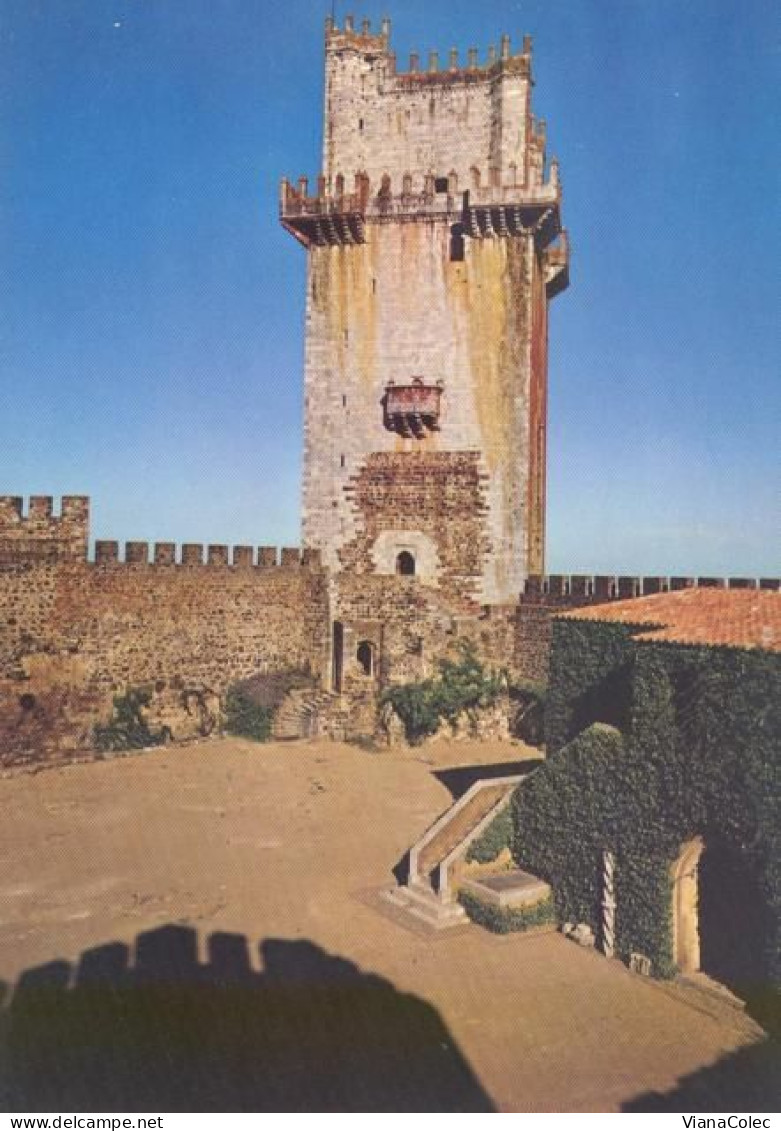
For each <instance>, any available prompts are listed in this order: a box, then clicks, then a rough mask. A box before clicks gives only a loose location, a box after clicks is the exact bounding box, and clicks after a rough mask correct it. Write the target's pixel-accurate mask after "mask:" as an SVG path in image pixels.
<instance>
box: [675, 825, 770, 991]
mask: <svg viewBox="0 0 781 1131" xmlns="http://www.w3.org/2000/svg"><path fill="white" fill-rule="evenodd" d="M670 875H671V879H672V884H673V907H672V910H673V960H674V962H675V964H676V966H677V967H678V969H679V970H680V971H681V973H682V974H695V973H702V974H705V975H707V976H708V977H709V978H712V979H714V981H717V982H721V983H722V984H723V985H725V986H727V987H729V988H730V989H731V990H734V991H735V992H737V993H738V994H740V995H743V994H745V993H746V992H748V991H749V990H750V988H751V987H752V986H753V985H756V984H757V983H759V982H761V981H762V968H763V953H762V952H763V946H764V942H765V932H766V917H765V905H764V900H763V898H762V893H761V890H760V886H759V882H758V878H757V876H756V874H755V872H754V871H753V869H752V868H751V867H750V865H749V862H748V861H747V859H746V857H745V855H744V854H743V853H742V852H741V851H740V849H739V848H737V847H736V846H735V845H732V844H730V843H729V842H728V841H727V840H725V839H723V838H722V837H719V836H718V835H714V836H708V837H707V838H706V839H703V837H700V836H697V837H693V838H692V840H689V841H687V842H686V843H685V844H684V845H682V846H681V851H680V853H679V855H678V859H677V860H676V861H675V863H674V864H673V866H672V868H671V870H670Z"/></svg>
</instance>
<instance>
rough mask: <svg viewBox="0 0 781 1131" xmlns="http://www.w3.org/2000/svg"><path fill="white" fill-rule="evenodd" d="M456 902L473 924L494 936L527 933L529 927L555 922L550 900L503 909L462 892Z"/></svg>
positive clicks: (553, 909)
mask: <svg viewBox="0 0 781 1131" xmlns="http://www.w3.org/2000/svg"><path fill="white" fill-rule="evenodd" d="M458 902H459V903H460V904H461V906H462V907H463V908H464V910H465V911H466V913H467V915H468V916H469V918H470V919H471V920H472V922H473V923H477V924H478V925H479V926H480V927H485V928H486V929H487V930H489V931H493V932H494V934H496V935H509V934H511V933H512V932H513V931H528V930H529V928H530V927H542V926H545V925H546V924H548V923H554V922H555V921H556V912H555V908H554V905H553V901H552V900H551V899H550V898H547V899H542V900H540V902H539V903H535V904H533V905H532V906H531V907H515V908H504V907H496V906H494V905H493V904H491V903H484V902H483V900H482V899H478V898H477V896H474V895H472V893H471V892H468V891H462V892H459V895H458Z"/></svg>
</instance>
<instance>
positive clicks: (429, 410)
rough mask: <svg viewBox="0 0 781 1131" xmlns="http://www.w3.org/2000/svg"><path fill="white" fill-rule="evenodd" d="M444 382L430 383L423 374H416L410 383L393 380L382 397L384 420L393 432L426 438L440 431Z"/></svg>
mask: <svg viewBox="0 0 781 1131" xmlns="http://www.w3.org/2000/svg"><path fill="white" fill-rule="evenodd" d="M441 397H442V382H441V381H439V382H437V384H436V385H426V384H424V382H423V378H422V377H413V378H412V381H411V382H410V384H408V385H397V384H396V383H395V382H394V381H389V382H388V384H387V386H386V388H385V396H384V397H383V398H382V409H383V423H384V425H385V427H386V428H387V429H388V431H389V432H396V433H398V435H399V436H405V437H411V436H414V437H416V438H417V439H422V438H423V436H426V435H427V434H428V433H430V432H438V431H439V427H440V425H439V411H440V400H441Z"/></svg>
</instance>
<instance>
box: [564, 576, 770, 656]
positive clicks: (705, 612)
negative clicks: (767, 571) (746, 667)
mask: <svg viewBox="0 0 781 1131" xmlns="http://www.w3.org/2000/svg"><path fill="white" fill-rule="evenodd" d="M562 615H563V617H564V618H565V619H568V620H569V619H571V620H592V621H608V622H610V621H613V622H618V623H620V624H632V625H642V626H649V627H648V628H647V629H646V628H643V629H642V630H641V631H639V632H637V633H636V639H638V640H669V641H673V642H675V643H677V644H722V645H727V646H728V647H732V648H762V649H764V650H766V651H768V652H779V651H781V593H779V592H774V591H773V590H768V589H683V590H680V591H679V592H677V593H656V594H654V595H653V596H649V597H636V598H633V599H632V600H628V601H614V602H611V603H610V604H606V605H590V606H589V607H588V608H584V609H577V610H573V611H572V612H566V613H563V614H562ZM651 626H653V627H651Z"/></svg>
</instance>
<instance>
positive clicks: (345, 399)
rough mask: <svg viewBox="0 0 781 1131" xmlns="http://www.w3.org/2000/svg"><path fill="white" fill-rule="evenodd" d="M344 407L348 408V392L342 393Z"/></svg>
mask: <svg viewBox="0 0 781 1131" xmlns="http://www.w3.org/2000/svg"><path fill="white" fill-rule="evenodd" d="M342 408H347V393H342Z"/></svg>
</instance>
